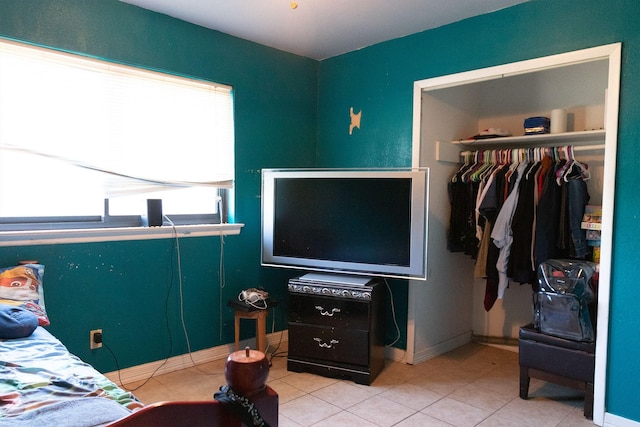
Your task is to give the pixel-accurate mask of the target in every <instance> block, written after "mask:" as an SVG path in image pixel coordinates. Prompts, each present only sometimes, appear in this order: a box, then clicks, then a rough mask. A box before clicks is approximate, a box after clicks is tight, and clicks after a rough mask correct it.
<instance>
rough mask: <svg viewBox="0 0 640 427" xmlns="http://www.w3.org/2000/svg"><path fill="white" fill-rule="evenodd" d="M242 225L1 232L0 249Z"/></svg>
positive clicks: (219, 231)
mask: <svg viewBox="0 0 640 427" xmlns="http://www.w3.org/2000/svg"><path fill="white" fill-rule="evenodd" d="M242 227H244V224H201V225H176V226H175V229H174V227H170V226H163V227H117V228H84V229H70V230H31V231H2V232H0V238H1V240H0V246H29V245H53V244H59V243H86V242H113V241H120V240H149V239H169V238H173V237H176V235H177V237H180V238H182V237H201V236H222V235H235V234H240V229H242Z"/></svg>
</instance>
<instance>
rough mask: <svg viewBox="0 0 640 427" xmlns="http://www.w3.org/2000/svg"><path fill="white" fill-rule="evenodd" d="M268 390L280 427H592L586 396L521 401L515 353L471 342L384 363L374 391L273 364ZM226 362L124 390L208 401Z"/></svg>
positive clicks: (557, 393)
mask: <svg viewBox="0 0 640 427" xmlns="http://www.w3.org/2000/svg"><path fill="white" fill-rule="evenodd" d="M272 361H273V366H272V367H271V369H270V371H269V380H268V384H269V386H271V388H273V389H274V390H275V391H276V392H277V393H278V395H279V399H280V407H279V425H280V427H300V426H303V427H307V426H314V427H317V426H331V427H341V426H357V427H368V426H374V427H375V426H398V427H413V426H415V427H418V426H419V427H424V426H461V427H462V426H489V427H490V426H495V427H498V426H509V427H513V426H524V427H526V426H532V427H543V426H563V427H565V426H566V427H568V426H592V425H593V423H592V422H591V421H590V420H587V419H585V418H584V416H583V413H582V411H583V403H584V402H583V398H584V394H583V393H581V392H579V391H576V390H572V389H569V388H565V387H561V386H557V385H554V384H551V383H546V382H543V381H540V380H536V379H532V380H531V386H530V389H529V400H522V399H520V398H519V397H518V389H519V385H518V384H519V374H518V370H519V368H518V355H517V353H516V352H512V351H508V350H504V349H500V348H496V347H491V346H485V345H480V344H468V345H465V346H463V347H460V348H458V349H456V350H453V351H451V352H449V353H447V354H444V355H442V356H438V357H436V358H433V359H431V360H428V361H425V362H422V363H420V364H418V365H407V364H403V363H400V362H394V361H390V360H387V362H386V367H385V369H384V370H383V371H382V372H381V373H380V375H379V376H378V377H377V378H376V379H375V381H374V382H373V384H372V385H371V386H363V385H359V384H355V383H354V382H352V381H349V380H336V379H331V378H325V377H321V376H316V375H311V374H306V373H293V372H289V371H287V369H286V357H275V358H273V359H272ZM224 362H225V361H224V360H220V361H215V362H210V363H207V364H203V365H199V366H195V367H191V368H188V369H184V370H181V371H177V372H172V373H169V374H165V375H160V376H157V377H153V378H151V379H150V380H148V381H147V382H146V383H145V384H144V385H142V386H140V385H141V384H142V382H138V383H133V384H127V385H126V387H127V388H129V389H135V388H136V387H138V388H137V389H135V391H134V394H135V395H136V396H137V397H138V398H139V399H140V400H142V401H143V402H144V403H152V402H157V401H163V400H208V399H211V398H212V396H213V393H214V392H215V391H217V390H218V389H219V388H220V386H222V385H224V384H225V383H226V381H225V379H224V373H223V372H224V371H223V369H224Z"/></svg>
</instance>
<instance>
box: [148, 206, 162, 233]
mask: <svg viewBox="0 0 640 427" xmlns="http://www.w3.org/2000/svg"><path fill="white" fill-rule="evenodd" d="M145 225H146V226H149V227H160V226H161V225H162V199H147V220H146V221H145Z"/></svg>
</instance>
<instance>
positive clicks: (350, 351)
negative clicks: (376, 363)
mask: <svg viewBox="0 0 640 427" xmlns="http://www.w3.org/2000/svg"><path fill="white" fill-rule="evenodd" d="M289 357H306V358H313V359H320V360H325V361H334V362H342V363H351V364H355V365H368V364H369V333H368V332H367V331H361V330H347V329H342V328H333V327H329V326H316V325H306V324H300V323H289Z"/></svg>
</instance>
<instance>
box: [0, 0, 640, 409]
mask: <svg viewBox="0 0 640 427" xmlns="http://www.w3.org/2000/svg"><path fill="white" fill-rule="evenodd" d="M638 16H640V2H637V1H636V0H612V1H602V0H563V1H557V0H544V1H533V2H530V3H526V4H522V5H518V6H515V7H512V8H509V9H505V10H502V11H498V12H495V13H491V14H487V15H483V16H480V17H475V18H471V19H468V20H465V21H462V22H459V23H455V24H452V25H447V26H444V27H441V28H438V29H434V30H430V31H426V32H423V33H419V34H415V35H412V36H408V37H404V38H401V39H397V40H394V41H390V42H386V43H381V44H378V45H375V46H371V47H369V48H365V49H361V50H358V51H354V52H351V53H348V54H345V55H341V56H338V57H335V58H331V59H328V60H325V61H322V62H320V63H318V62H316V61H312V60H309V59H307V58H302V57H299V56H295V55H291V54H287V53H283V52H281V51H277V50H274V49H270V48H267V47H264V46H260V45H257V44H254V43H250V42H247V41H243V40H239V39H237V38H233V37H230V36H227V35H224V34H221V33H219V32H215V31H210V30H206V29H203V28H200V27H197V26H193V25H190V24H186V23H184V22H181V21H178V20H175V19H172V18H169V17H166V16H163V15H159V14H155V13H152V12H147V11H144V10H141V9H138V8H136V7H132V6H129V5H126V4H122V3H120V2H117V1H112V0H109V1H100V2H97V1H94V2H86V1H83V0H49V1H43V0H20V1H18V0H14V1H2V2H0V36H4V37H8V38H14V39H18V40H23V41H28V42H33V43H37V44H42V45H46V46H52V47H56V48H59V49H64V50H70V51H75V52H80V53H83V54H88V55H93V56H97V57H100V58H106V59H109V60H112V61H120V62H124V63H128V64H132V65H140V66H144V67H149V68H154V69H161V70H168V71H170V72H174V73H178V74H187V75H191V76H195V77H202V78H206V79H209V80H213V81H218V82H221V83H227V84H230V85H233V87H234V89H235V103H236V104H235V105H236V184H237V185H236V187H237V193H236V218H235V220H236V222H242V223H245V224H246V226H245V228H244V229H243V230H242V232H241V234H240V235H239V236H229V237H227V238H226V239H225V245H224V248H225V260H226V268H225V269H226V274H227V287H226V288H225V289H224V290H223V302H224V301H226V299H228V298H232V297H235V295H236V294H237V292H238V291H239V290H240V289H242V288H246V287H249V286H255V285H257V284H259V285H263V286H265V287H267V288H268V289H269V290H270V291H271V292H272V293H274V294H275V295H276V296H277V297H278V298H280V299H282V301H283V302H284V304H283V307H282V308H283V312H284V313H286V286H285V284H286V279H287V278H288V277H289V276H292V275H295V273H293V272H289V271H286V270H274V269H263V268H260V267H259V230H260V200H259V193H260V169H262V168H265V167H287V166H296V167H304V166H314V165H317V166H326V167H329V166H331V167H355V166H359V167H383V166H384V167H387V166H388V167H391V166H408V165H410V163H411V129H412V87H413V81H415V80H421V79H426V78H430V77H434V76H440V75H445V74H450V73H456V72H460V71H466V70H471V69H476V68H482V67H487V66H492V65H498V64H503V63H508V62H513V61H518V60H523V59H529V58H534V57H539V56H545V55H550V54H555V53H561V52H566V51H570V50H576V49H582V48H586V47H591V46H596V45H602V44H608V43H614V42H622V43H623V55H622V58H623V63H622V79H621V97H620V125H619V133H618V144H619V145H618V166H617V168H618V169H617V176H616V206H615V230H614V259H613V280H612V285H611V290H612V295H611V322H610V329H611V330H610V351H609V363H608V384H607V410H608V411H609V412H611V413H613V414H616V415H619V416H622V417H625V418H629V419H633V420H638V421H640V409H639V408H638V407H637V404H636V403H637V397H636V394H635V387H634V386H635V383H636V382H637V380H638V379H640V364H638V363H637V360H638V359H640V344H638V341H637V340H636V339H635V338H636V337H637V331H638V330H640V319H639V317H638V315H637V312H638V310H637V309H636V306H637V303H636V301H638V300H640V287H638V286H637V284H636V281H637V280H636V277H635V276H636V272H635V269H634V268H633V267H632V266H633V265H634V263H635V262H636V259H635V258H636V256H637V254H638V253H640V243H639V242H640V239H637V238H636V236H638V235H640V222H639V221H637V209H638V207H637V206H638V204H639V203H638V201H639V198H640V196H639V195H638V193H637V191H634V190H635V188H634V187H635V186H634V181H635V179H636V178H635V167H636V165H637V164H638V162H639V161H640V158H639V157H640V152H639V151H638V150H637V149H636V147H635V145H636V141H637V140H638V138H640V121H639V120H638V119H637V118H638V117H640V90H639V89H640V83H638V79H637V76H638V75H640V20H638V19H637V17H638ZM350 107H353V108H354V111H355V112H356V113H357V112H359V111H362V119H361V128H360V129H354V131H353V134H352V135H349V123H350V121H349V108H350ZM43 179H44V178H43ZM433 202H434V201H432V203H433ZM441 202H442V203H446V201H441ZM173 244H174V242H173V241H172V240H169V239H163V240H151V241H139V242H113V243H91V244H68V245H49V246H35V247H14V248H0V263H1V264H2V265H10V264H12V263H15V262H17V261H18V260H21V259H26V258H28V259H34V258H35V259H38V260H40V261H41V262H42V263H44V264H46V265H47V271H46V273H45V280H46V284H45V286H46V291H45V292H46V301H47V309H48V311H49V313H50V316H51V319H52V325H51V327H50V330H51V331H52V332H53V333H54V334H55V335H57V336H58V337H59V338H60V339H61V340H62V341H63V342H65V344H67V346H68V347H69V348H70V350H71V351H73V352H74V353H76V354H78V355H79V356H80V357H82V358H83V359H85V360H87V361H88V362H90V363H93V364H95V365H96V366H97V367H98V368H99V369H101V370H103V371H111V370H114V369H115V364H114V362H113V359H112V358H111V356H110V355H109V354H108V353H106V352H103V351H89V350H88V349H87V348H86V347H87V342H86V341H87V335H88V331H89V330H90V329H93V328H99V327H101V328H103V330H104V334H105V342H106V343H107V344H109V346H110V347H111V348H112V349H113V350H114V352H115V353H116V355H117V356H118V361H119V363H120V366H121V367H127V366H132V365H136V364H139V363H144V362H149V361H152V360H159V359H162V358H163V357H165V356H166V355H167V354H168V353H169V352H170V353H171V354H181V353H183V352H184V351H185V349H186V343H185V340H184V337H183V336H182V331H181V326H180V323H179V300H178V291H177V286H178V282H177V280H176V278H175V277H176V274H177V273H176V263H175V258H172V257H173V256H174V254H175V251H174V250H173ZM180 248H181V253H182V258H183V259H182V261H183V264H182V270H183V276H184V281H183V286H184V289H185V315H186V321H187V328H188V330H189V332H190V339H191V346H192V349H195V350H197V349H202V348H207V347H211V346H215V345H218V344H220V343H228V342H231V341H232V340H233V326H232V323H233V322H232V321H233V319H232V315H231V312H230V311H228V310H225V309H223V317H224V319H223V325H222V329H223V337H222V339H220V336H219V335H220V332H219V331H220V327H221V325H220V323H219V308H218V307H219V304H220V301H219V297H218V295H219V289H218V279H217V277H218V256H219V249H220V241H219V239H218V238H215V237H211V238H189V239H182V240H181V241H180ZM172 275H173V280H172ZM391 287H392V289H393V290H394V302H395V303H396V310H397V312H398V322H399V324H400V327H401V328H402V332H401V335H402V336H401V341H400V342H399V344H398V346H399V347H403V346H404V345H405V344H406V316H407V303H406V298H407V290H406V283H404V282H403V281H392V282H391ZM165 307H168V309H166V310H165ZM276 324H277V326H276V329H282V328H284V327H286V314H279V315H277V316H276ZM167 328H169V329H170V330H171V339H170V338H169V333H167V332H166V331H167ZM387 330H388V333H387V335H388V337H387V338H388V339H389V338H393V337H394V335H393V333H394V332H393V331H394V330H393V328H387ZM170 343H172V347H171V349H170ZM132 348H135V349H136V351H131V349H132Z"/></svg>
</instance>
